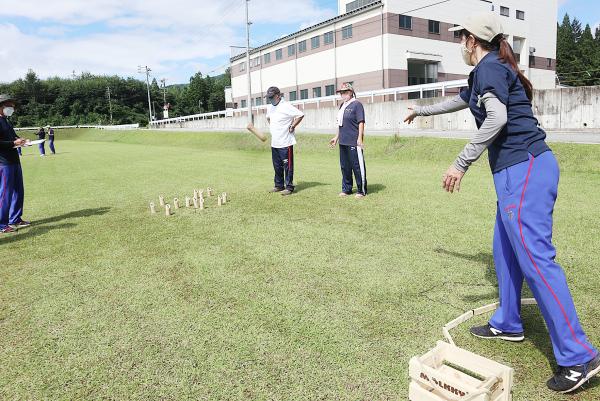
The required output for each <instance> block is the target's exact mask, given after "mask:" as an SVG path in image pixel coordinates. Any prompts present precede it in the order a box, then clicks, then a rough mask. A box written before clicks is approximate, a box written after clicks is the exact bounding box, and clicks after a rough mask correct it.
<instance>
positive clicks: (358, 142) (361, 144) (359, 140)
mask: <svg viewBox="0 0 600 401" xmlns="http://www.w3.org/2000/svg"><path fill="white" fill-rule="evenodd" d="M356 146H358V147H359V148H361V149H364V148H365V144H364V142H363V141H362V140H361V139H360V138H359V139H357V140H356Z"/></svg>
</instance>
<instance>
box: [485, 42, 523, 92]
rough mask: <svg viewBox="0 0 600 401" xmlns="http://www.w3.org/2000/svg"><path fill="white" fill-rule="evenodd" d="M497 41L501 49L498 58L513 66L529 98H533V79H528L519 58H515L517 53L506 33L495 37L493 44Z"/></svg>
mask: <svg viewBox="0 0 600 401" xmlns="http://www.w3.org/2000/svg"><path fill="white" fill-rule="evenodd" d="M495 42H499V43H498V47H499V49H500V50H499V52H498V58H499V59H500V60H501V61H502V62H503V63H506V64H508V65H510V66H511V67H512V69H513V70H514V71H515V72H516V73H517V75H518V76H519V80H520V81H521V84H522V85H523V88H525V93H526V94H527V98H528V99H529V100H533V85H532V83H531V81H530V80H529V79H527V77H526V76H525V75H524V74H523V73H522V72H521V70H520V69H519V65H518V64H517V59H516V58H515V53H514V52H513V49H512V47H511V46H510V44H509V43H508V41H507V40H506V38H505V37H504V35H498V36H496V38H494V40H493V41H492V44H495Z"/></svg>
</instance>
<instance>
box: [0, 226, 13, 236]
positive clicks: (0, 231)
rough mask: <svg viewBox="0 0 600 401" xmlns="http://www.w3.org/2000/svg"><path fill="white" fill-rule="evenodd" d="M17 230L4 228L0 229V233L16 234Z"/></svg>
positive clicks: (8, 227) (9, 227)
mask: <svg viewBox="0 0 600 401" xmlns="http://www.w3.org/2000/svg"><path fill="white" fill-rule="evenodd" d="M16 232H17V230H16V229H14V228H12V227H11V226H6V227H4V228H2V229H0V233H2V234H9V233H16Z"/></svg>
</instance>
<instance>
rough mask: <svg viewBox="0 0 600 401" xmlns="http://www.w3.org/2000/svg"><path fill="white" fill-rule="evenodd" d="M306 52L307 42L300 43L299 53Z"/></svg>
mask: <svg viewBox="0 0 600 401" xmlns="http://www.w3.org/2000/svg"><path fill="white" fill-rule="evenodd" d="M305 51H306V40H302V41H300V42H298V53H304V52H305Z"/></svg>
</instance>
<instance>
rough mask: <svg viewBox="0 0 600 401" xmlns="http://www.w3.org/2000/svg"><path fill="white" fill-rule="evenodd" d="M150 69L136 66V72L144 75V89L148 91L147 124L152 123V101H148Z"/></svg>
mask: <svg viewBox="0 0 600 401" xmlns="http://www.w3.org/2000/svg"><path fill="white" fill-rule="evenodd" d="M150 71H152V70H151V69H150V68H148V66H147V65H145V66H141V65H138V72H139V73H140V74H141V73H142V72H144V73H145V74H146V87H147V89H148V124H150V123H151V122H152V101H151V100H150Z"/></svg>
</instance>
